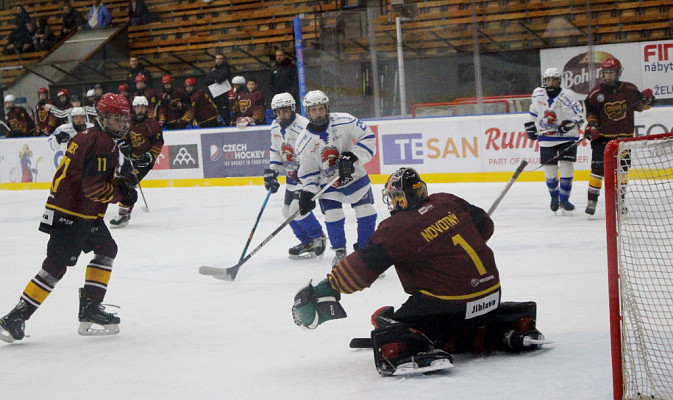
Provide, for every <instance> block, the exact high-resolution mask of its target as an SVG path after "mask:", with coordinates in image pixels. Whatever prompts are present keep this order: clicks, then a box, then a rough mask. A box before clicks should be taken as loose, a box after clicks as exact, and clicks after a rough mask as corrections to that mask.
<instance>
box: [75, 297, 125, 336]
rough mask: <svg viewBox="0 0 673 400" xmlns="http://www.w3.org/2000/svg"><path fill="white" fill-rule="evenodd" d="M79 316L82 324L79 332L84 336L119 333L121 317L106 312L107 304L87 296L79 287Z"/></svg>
mask: <svg viewBox="0 0 673 400" xmlns="http://www.w3.org/2000/svg"><path fill="white" fill-rule="evenodd" d="M78 318H79V322H80V324H79V329H78V330H77V333H79V334H80V335H82V336H108V335H116V334H118V333H119V322H120V319H119V317H117V316H116V315H114V314H112V313H108V312H105V306H103V305H102V304H100V303H95V302H94V301H93V300H92V299H90V298H85V297H84V290H83V289H82V288H80V289H79V316H78ZM94 325H95V326H94Z"/></svg>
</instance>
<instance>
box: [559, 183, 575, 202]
mask: <svg viewBox="0 0 673 400" xmlns="http://www.w3.org/2000/svg"><path fill="white" fill-rule="evenodd" d="M572 189H573V178H561V190H560V191H559V197H560V198H561V201H568V199H569V198H570V192H571V191H572Z"/></svg>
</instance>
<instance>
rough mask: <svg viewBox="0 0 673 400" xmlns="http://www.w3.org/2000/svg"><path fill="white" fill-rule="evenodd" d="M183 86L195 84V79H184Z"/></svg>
mask: <svg viewBox="0 0 673 400" xmlns="http://www.w3.org/2000/svg"><path fill="white" fill-rule="evenodd" d="M185 86H196V79H194V78H187V79H185Z"/></svg>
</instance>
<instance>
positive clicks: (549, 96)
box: [524, 68, 584, 214]
mask: <svg viewBox="0 0 673 400" xmlns="http://www.w3.org/2000/svg"><path fill="white" fill-rule="evenodd" d="M531 100H532V103H531V105H530V115H529V121H528V122H526V123H525V124H524V126H525V128H526V133H527V134H528V138H529V139H530V140H538V142H539V143H540V163H541V164H542V165H543V170H544V176H545V180H546V182H547V188H548V189H549V194H550V195H551V204H550V208H551V210H552V211H553V212H556V211H557V210H558V209H559V206H560V207H561V209H562V210H563V213H564V214H565V213H570V212H571V211H573V210H574V209H575V206H574V205H573V204H572V203H571V202H570V192H571V191H572V187H573V173H574V170H575V168H574V165H573V163H574V162H575V160H576V159H577V146H576V145H575V142H577V141H578V140H579V139H580V134H579V127H580V125H581V124H582V123H583V122H584V121H583V115H582V112H583V111H582V105H581V103H580V102H579V101H577V99H576V98H575V96H574V95H573V94H572V93H570V92H568V91H567V90H563V89H562V88H561V74H560V73H559V70H558V69H556V68H548V69H547V70H546V71H545V72H544V74H543V75H542V87H539V88H537V89H535V90H534V91H533V95H532V96H531ZM559 171H560V175H561V179H560V183H559Z"/></svg>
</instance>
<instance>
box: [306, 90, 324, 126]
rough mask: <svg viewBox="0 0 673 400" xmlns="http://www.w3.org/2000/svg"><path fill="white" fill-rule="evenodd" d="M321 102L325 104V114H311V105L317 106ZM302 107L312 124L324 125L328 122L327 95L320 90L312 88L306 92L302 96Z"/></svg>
mask: <svg viewBox="0 0 673 400" xmlns="http://www.w3.org/2000/svg"><path fill="white" fill-rule="evenodd" d="M321 104H324V105H325V109H326V112H325V115H318V116H314V117H312V116H311V107H315V106H319V105H321ZM304 109H305V110H306V115H307V116H308V119H309V121H311V123H312V124H313V125H318V126H321V125H325V124H327V123H328V122H329V97H327V95H326V94H325V93H323V91H322V90H312V91H310V92H308V93H306V96H304Z"/></svg>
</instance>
